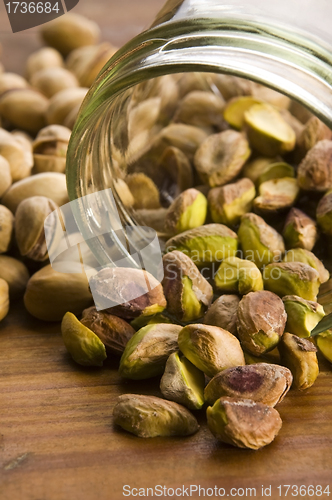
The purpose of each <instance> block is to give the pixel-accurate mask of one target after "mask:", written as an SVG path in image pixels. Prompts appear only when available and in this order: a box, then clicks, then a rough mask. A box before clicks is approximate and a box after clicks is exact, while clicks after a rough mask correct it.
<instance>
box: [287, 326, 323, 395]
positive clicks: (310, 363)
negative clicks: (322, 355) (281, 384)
mask: <svg viewBox="0 0 332 500" xmlns="http://www.w3.org/2000/svg"><path fill="white" fill-rule="evenodd" d="M279 349H280V354H281V361H282V364H283V365H285V366H287V368H289V369H290V371H291V372H292V375H293V386H294V387H295V388H296V389H299V390H300V391H303V390H305V389H308V388H309V387H311V386H312V385H313V384H314V383H315V381H316V379H317V377H318V374H319V367H318V361H317V354H316V352H317V349H316V347H315V346H314V344H313V343H312V342H310V340H307V339H301V338H300V337H297V336H296V335H292V334H291V333H288V332H285V333H284V335H283V337H282V339H281V342H280V347H279Z"/></svg>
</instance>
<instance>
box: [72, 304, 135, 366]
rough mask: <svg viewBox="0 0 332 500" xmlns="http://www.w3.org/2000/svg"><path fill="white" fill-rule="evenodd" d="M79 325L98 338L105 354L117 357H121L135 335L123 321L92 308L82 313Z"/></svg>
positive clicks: (131, 328) (132, 329)
mask: <svg viewBox="0 0 332 500" xmlns="http://www.w3.org/2000/svg"><path fill="white" fill-rule="evenodd" d="M81 323H82V324H83V325H84V326H86V327H87V328H89V329H90V330H92V331H93V333H95V334H96V335H97V337H99V338H100V340H101V341H102V343H103V344H104V345H105V348H106V352H107V353H112V354H116V355H118V356H121V355H122V353H123V351H124V350H125V347H126V345H127V343H128V342H129V340H130V339H131V338H132V336H133V335H134V333H135V330H134V328H133V327H132V326H130V325H129V323H127V322H126V321H125V320H123V319H121V318H118V317H117V316H113V315H112V314H109V313H107V312H106V311H97V309H96V308H95V307H94V306H93V307H89V309H85V310H84V311H83V314H82V319H81Z"/></svg>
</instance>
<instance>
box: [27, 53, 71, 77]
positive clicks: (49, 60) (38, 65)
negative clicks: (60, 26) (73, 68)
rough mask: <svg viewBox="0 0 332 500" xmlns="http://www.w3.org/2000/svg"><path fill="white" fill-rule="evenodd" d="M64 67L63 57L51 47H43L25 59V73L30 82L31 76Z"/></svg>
mask: <svg viewBox="0 0 332 500" xmlns="http://www.w3.org/2000/svg"><path fill="white" fill-rule="evenodd" d="M63 66H64V62H63V57H62V55H61V54H60V52H58V51H57V50H55V49H53V48H52V47H43V48H41V49H39V50H37V51H36V52H33V53H32V54H31V55H30V56H29V57H28V59H27V62H26V67H25V73H26V78H27V79H28V80H29V81H30V79H31V78H32V76H33V75H34V74H35V73H37V72H38V71H41V70H43V69H47V68H62V67H63Z"/></svg>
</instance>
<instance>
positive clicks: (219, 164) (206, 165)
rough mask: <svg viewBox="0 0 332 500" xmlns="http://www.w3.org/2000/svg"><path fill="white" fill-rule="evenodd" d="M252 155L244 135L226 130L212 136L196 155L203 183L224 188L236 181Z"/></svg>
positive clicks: (196, 163)
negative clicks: (225, 185) (223, 186)
mask: <svg viewBox="0 0 332 500" xmlns="http://www.w3.org/2000/svg"><path fill="white" fill-rule="evenodd" d="M250 154H251V150H250V148H249V144H248V141H247V139H246V138H245V136H244V135H242V134H241V133H239V132H236V131H235V130H225V131H224V132H221V133H219V134H213V135H210V136H209V137H208V138H207V139H206V140H205V141H204V142H203V143H202V144H201V145H200V147H199V148H198V150H197V151H196V154H195V159H194V163H195V167H196V171H197V172H198V174H199V176H200V178H201V180H202V182H204V183H206V184H209V186H210V187H215V186H222V185H224V184H227V183H228V182H230V181H231V180H233V179H235V177H237V175H238V174H239V173H240V171H241V170H242V167H243V165H244V164H245V162H246V161H247V159H248V158H249V156H250Z"/></svg>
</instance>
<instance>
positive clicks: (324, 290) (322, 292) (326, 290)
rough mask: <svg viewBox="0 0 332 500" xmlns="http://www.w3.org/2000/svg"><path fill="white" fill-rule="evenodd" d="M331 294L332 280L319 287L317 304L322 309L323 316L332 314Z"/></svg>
mask: <svg viewBox="0 0 332 500" xmlns="http://www.w3.org/2000/svg"><path fill="white" fill-rule="evenodd" d="M331 292H332V279H330V280H329V281H327V282H326V283H323V285H321V286H320V288H319V293H318V297H317V302H318V303H319V304H321V305H322V306H323V307H324V311H325V314H330V313H332V303H331Z"/></svg>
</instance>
